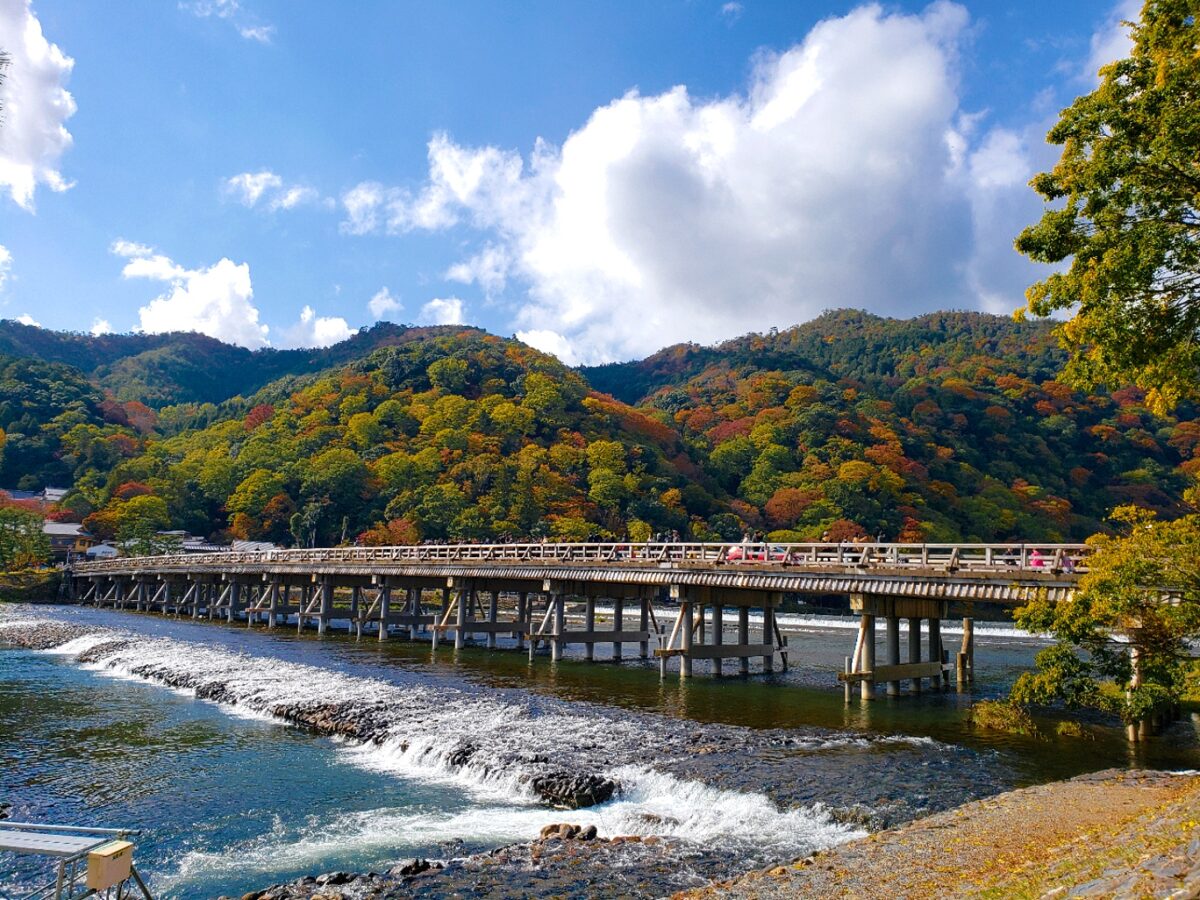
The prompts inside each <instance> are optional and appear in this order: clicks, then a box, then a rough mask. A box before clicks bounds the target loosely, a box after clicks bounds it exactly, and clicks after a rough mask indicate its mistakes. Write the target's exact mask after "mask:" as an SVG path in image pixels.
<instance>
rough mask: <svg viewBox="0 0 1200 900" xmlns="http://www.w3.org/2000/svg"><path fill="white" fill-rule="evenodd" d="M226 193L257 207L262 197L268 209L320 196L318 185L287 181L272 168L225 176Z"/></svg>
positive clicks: (303, 201) (242, 202)
mask: <svg viewBox="0 0 1200 900" xmlns="http://www.w3.org/2000/svg"><path fill="white" fill-rule="evenodd" d="M222 190H223V192H224V193H225V194H226V196H230V197H233V198H234V199H236V200H237V201H238V202H239V203H241V204H242V205H243V206H247V207H250V208H254V207H256V206H258V205H259V201H262V204H263V206H264V207H265V208H266V209H269V210H272V211H275V210H279V209H293V208H295V207H297V206H300V205H301V204H303V203H311V202H313V201H315V200H317V199H319V198H320V194H319V193H318V192H317V191H316V189H315V188H311V187H308V186H307V185H302V184H287V183H285V182H284V180H283V179H282V178H281V177H280V176H278V175H276V174H275V173H274V172H272V171H271V170H270V169H263V170H262V171H260V172H242V173H241V174H240V175H233V176H231V177H229V178H226V179H225V181H224V182H223V184H222Z"/></svg>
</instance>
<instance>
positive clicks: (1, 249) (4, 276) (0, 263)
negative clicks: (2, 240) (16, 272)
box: [0, 244, 12, 291]
mask: <svg viewBox="0 0 1200 900" xmlns="http://www.w3.org/2000/svg"><path fill="white" fill-rule="evenodd" d="M10 277H12V253H11V252H10V251H9V249H8V248H7V247H5V246H4V245H3V244H0V291H3V290H4V286H5V285H6V284H8V279H9V278H10Z"/></svg>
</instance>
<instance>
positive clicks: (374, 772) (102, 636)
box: [0, 604, 1200, 898]
mask: <svg viewBox="0 0 1200 900" xmlns="http://www.w3.org/2000/svg"><path fill="white" fill-rule="evenodd" d="M46 619H50V620H54V621H60V622H67V623H73V624H76V625H80V626H83V627H84V629H85V631H86V632H87V633H86V634H84V635H83V636H81V637H77V638H74V639H73V640H71V641H70V642H69V643H67V644H65V645H63V646H59V647H57V648H55V649H52V650H45V651H33V650H27V649H15V648H10V649H4V650H0V803H7V804H10V805H11V809H10V810H9V813H10V815H11V817H12V818H13V819H15V820H22V821H40V822H59V823H74V824H87V825H105V826H126V827H134V828H142V829H145V831H146V834H145V835H144V836H143V837H142V838H141V840H140V843H139V848H138V859H139V864H140V867H141V868H142V869H143V870H144V872H145V873H146V874H147V875H148V876H149V880H150V882H151V886H152V889H153V890H154V891H155V893H156V896H160V895H161V896H164V897H176V898H192V897H211V896H216V895H219V894H229V895H234V896H239V895H241V894H242V893H244V892H246V891H249V890H251V889H254V888H261V887H264V886H266V885H267V884H270V883H274V882H279V881H284V880H289V879H293V878H296V877H299V876H302V875H309V874H317V873H319V872H325V871H330V870H336V869H345V870H351V871H365V870H369V869H370V870H383V869H386V868H387V867H388V866H390V865H392V864H394V863H395V862H397V861H400V860H402V859H404V858H406V857H413V856H422V857H429V858H437V859H450V858H454V857H462V856H464V855H467V854H470V853H475V852H481V851H487V850H491V849H493V848H496V847H500V846H503V845H507V844H511V843H515V842H520V841H527V840H529V839H531V838H532V837H535V836H536V834H537V832H538V830H539V829H540V828H541V827H542V826H543V825H545V824H547V823H551V822H558V821H571V822H577V823H580V824H583V825H587V824H595V825H596V826H597V828H598V830H599V832H600V834H601V835H603V836H614V835H619V834H643V835H649V834H657V835H660V836H663V837H665V838H667V839H668V842H669V844H670V845H671V846H672V847H675V848H676V851H675V852H676V857H677V858H676V859H675V860H674V861H673V864H672V866H671V867H670V869H671V871H672V874H671V875H670V876H669V877H668V879H667V882H664V883H660V884H659V885H658V886H657V892H665V891H667V890H669V889H670V888H672V887H684V886H687V885H691V884H697V883H700V882H702V881H703V880H704V879H706V878H709V877H714V876H728V875H732V874H734V873H736V872H737V871H740V870H742V869H744V868H747V867H750V866H755V865H766V864H769V863H771V862H775V861H781V860H786V859H791V858H793V857H795V856H796V855H799V854H802V853H807V852H809V851H811V850H813V849H817V848H820V847H825V846H830V845H832V844H835V843H837V842H839V841H843V840H847V839H849V838H852V837H854V836H856V835H859V834H861V833H862V828H863V827H864V825H865V826H866V827H878V826H881V825H886V824H889V823H895V822H900V821H904V820H907V819H910V818H912V817H914V816H917V815H921V814H924V813H928V812H931V811H935V810H939V809H944V808H947V807H950V806H953V805H956V804H958V803H962V802H964V801H966V800H970V799H973V798H976V797H981V796H986V795H989V794H992V793H996V792H999V791H1002V790H1006V789H1009V788H1011V787H1014V786H1019V785H1023V784H1030V783H1035V782H1039V781H1046V780H1051V779H1055V778H1062V777H1067V776H1070V775H1074V774H1078V773H1081V772H1084V771H1090V770H1095V769H1100V768H1106V767H1109V766H1114V765H1115V766H1129V765H1134V766H1155V767H1161V768H1171V769H1181V768H1200V753H1198V752H1197V750H1196V749H1195V748H1196V740H1195V738H1196V733H1195V725H1194V723H1192V722H1191V721H1187V722H1184V723H1182V724H1181V725H1178V726H1176V727H1175V728H1174V729H1173V730H1172V731H1171V732H1170V733H1169V734H1168V735H1166V736H1164V737H1163V738H1160V739H1156V740H1154V741H1151V742H1149V743H1148V744H1146V745H1143V746H1141V747H1138V748H1136V749H1130V747H1129V746H1128V745H1127V744H1126V743H1125V742H1124V741H1123V739H1122V738H1121V736H1120V735H1119V733H1118V732H1117V731H1116V730H1114V729H1110V728H1104V727H1101V726H1094V727H1092V728H1090V729H1089V733H1088V737H1087V738H1086V739H1079V738H1053V737H1052V738H1046V739H1040V740H1033V739H1026V738H1016V737H1012V736H999V735H994V734H987V733H979V732H976V731H974V730H973V729H972V728H971V726H970V724H969V722H968V720H967V718H966V715H965V711H966V709H967V707H968V706H969V703H970V701H971V700H972V699H973V698H974V699H977V698H979V697H986V696H999V695H1001V694H1002V693H1003V692H1004V691H1006V690H1007V688H1008V686H1009V685H1010V684H1011V683H1012V681H1013V679H1014V678H1015V677H1016V675H1017V674H1018V673H1019V672H1020V671H1022V670H1024V669H1027V668H1028V667H1029V666H1030V665H1031V664H1032V660H1033V656H1034V654H1035V653H1036V652H1037V650H1038V649H1040V648H1041V647H1043V646H1045V643H1044V641H1041V640H1039V639H1037V638H1034V637H1030V636H1026V635H1021V634H1019V633H1017V632H1015V631H1014V630H1013V629H1011V628H1010V627H1007V626H1004V625H994V626H989V625H982V624H981V625H979V626H978V627H977V631H976V668H977V672H978V681H977V684H976V685H975V689H974V692H973V694H972V695H959V694H957V693H953V692H950V693H942V692H926V693H925V694H923V695H921V696H919V697H908V696H906V697H904V698H902V699H901V700H899V701H889V700H886V699H883V700H878V701H876V702H874V703H870V704H861V703H859V702H858V701H857V700H856V701H855V702H854V703H853V704H851V706H849V707H846V706H845V705H844V704H843V701H842V695H841V691H840V689H838V688H837V686H836V682H835V681H834V676H833V674H832V673H833V672H834V671H835V670H836V669H838V668H840V665H841V661H842V658H843V657H844V656H845V655H846V654H848V653H849V652H850V649H851V646H852V644H853V639H854V635H853V631H852V630H851V627H852V625H853V623H852V622H851V620H849V619H840V618H837V617H822V616H807V615H800V614H791V615H784V616H783V617H781V624H782V626H783V629H784V631H785V633H787V634H788V635H789V641H790V646H791V649H792V654H791V658H792V666H791V668H790V669H789V671H788V672H787V673H786V674H785V673H777V674H775V675H773V676H769V677H763V676H754V677H752V678H750V679H744V678H738V677H733V678H728V677H727V678H724V679H720V680H716V679H712V678H709V677H707V676H705V675H703V674H698V675H697V677H695V678H693V679H691V680H690V681H689V682H687V683H681V682H680V681H679V680H678V678H677V677H676V676H675V674H674V673H673V672H672V674H671V675H670V676H669V677H668V678H667V679H666V680H665V681H664V680H660V679H659V676H658V670H657V666H656V665H651V664H645V663H639V662H637V661H633V662H629V661H627V662H625V663H623V664H621V665H611V664H602V663H601V664H595V663H593V664H589V663H585V662H583V661H582V660H581V659H578V658H575V657H574V656H569V657H568V658H567V659H565V660H563V661H561V662H560V663H558V664H551V662H550V661H549V659H548V658H538V659H537V660H536V661H535V662H534V663H532V664H530V662H529V660H528V657H527V656H526V654H525V653H519V652H503V651H500V652H497V651H488V650H485V649H481V648H480V649H476V648H470V647H468V648H466V649H464V650H462V651H460V652H458V653H455V652H454V650H453V648H449V647H445V646H443V647H442V648H440V649H439V650H438V651H436V652H434V651H431V649H430V647H429V645H428V644H427V643H408V642H407V641H403V640H393V641H391V642H388V643H387V644H383V645H381V644H379V643H378V642H376V641H373V640H364V641H363V642H361V643H356V642H355V641H353V640H352V639H350V638H347V637H345V636H330V637H326V638H324V639H318V638H316V637H313V636H309V635H305V636H296V635H295V634H294V633H291V632H288V631H286V630H279V631H274V632H265V631H263V630H261V629H255V630H253V631H250V630H247V629H246V628H245V627H244V626H243V627H234V626H227V625H219V624H212V623H207V622H205V623H196V622H190V621H186V620H183V621H173V620H169V619H165V618H162V617H159V616H151V615H142V614H136V613H128V612H125V613H117V612H113V611H101V610H94V609H88V608H76V607H62V608H59V607H14V606H6V605H4V604H0V644H2V643H3V641H4V635H5V630H6V629H9V633H10V634H12V633H16V632H17V631H20V630H22V629H27V628H29V627H31V626H30V624H29V622H30V621H31V620H46ZM113 631H116V632H119V635H117V637H119V638H120V641H119V642H117V643H113V642H112V641H113V638H114V634H113ZM947 631H948V632H949V633H948V634H947V640H948V641H951V642H952V641H953V639H954V638H953V635H952V631H950V630H949V629H948V630H947ZM105 642H107V643H105ZM89 648H93V651H94V652H93V655H94V656H95V659H94V660H93V661H91V662H80V661H79V659H78V656H79V654H80V653H81V652H84V651H87V650H88V649H89ZM604 650H605V648H604V647H603V646H598V647H597V655H598V656H601V655H603V653H604ZM698 668H699V667H698ZM181 679H182V680H183V681H186V683H187V684H191V685H195V684H207V685H215V684H219V685H220V686H221V688H220V691H219V693H218V694H213V693H212V692H209V693H208V695H209V696H217V698H218V699H217V701H216V702H212V701H205V700H198V699H197V698H196V696H195V691H194V690H192V689H189V688H179V687H169V686H166V685H165V684H164V683H163V682H167V683H173V684H180V683H183V681H181ZM332 702H338V703H344V702H351V703H354V704H360V705H362V706H363V707H364V708H368V709H371V710H373V711H374V712H373V713H372V715H374V716H375V717H376V720H377V721H378V723H379V726H378V727H379V730H380V733H379V736H378V739H377V740H374V741H372V742H368V743H367V744H365V745H364V744H361V743H357V742H355V741H346V740H341V739H335V738H329V737H320V736H316V735H313V734H311V733H310V732H308V731H305V730H301V729H299V728H296V727H293V726H290V725H288V724H286V723H284V722H282V721H280V720H279V719H278V718H276V717H274V716H272V715H271V713H270V710H271V709H272V708H273V704H280V703H291V704H300V705H303V704H305V703H311V704H318V703H332ZM1047 730H1049V729H1047ZM463 748H469V750H470V753H469V754H466V755H468V756H470V759H469V760H468V761H466V762H463V761H462V759H463V754H462V753H461V752H460V753H459V754H458V755H456V754H455V750H456V749H457V750H458V751H462V749H463ZM546 765H553V766H560V767H563V768H565V769H568V770H570V771H579V772H596V773H600V774H603V775H604V776H605V777H611V778H612V779H613V780H615V781H616V782H617V783H618V784H619V785H620V788H619V791H618V793H617V795H616V796H615V797H614V798H613V799H612V800H609V801H608V802H606V803H603V804H601V805H599V806H596V807H593V808H591V809H587V810H578V811H573V812H569V813H564V812H561V811H555V810H553V809H550V808H548V807H547V806H546V805H545V804H544V803H542V802H540V800H539V798H538V797H537V796H535V794H534V793H533V792H532V791H531V790H530V789H529V781H528V778H527V775H528V773H529V772H530V771H533V770H535V769H537V768H538V767H542V768H544V767H545V766H546ZM679 848H684V849H683V850H680V849H679ZM685 851H686V852H685ZM30 877H31V872H30V870H29V869H28V868H27V867H26V866H25V865H24V864H23V863H21V862H20V861H18V860H16V859H14V858H13V857H8V856H5V855H3V854H0V894H3V892H4V890H5V889H8V890H16V889H17V888H19V887H20V886H21V885H22V884H27V883H28V880H29V878H30ZM652 893H653V892H652Z"/></svg>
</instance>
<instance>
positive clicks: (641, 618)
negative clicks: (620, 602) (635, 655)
mask: <svg viewBox="0 0 1200 900" xmlns="http://www.w3.org/2000/svg"><path fill="white" fill-rule="evenodd" d="M638 630H639V631H641V632H642V633H644V634H648V633H649V631H650V601H649V599H647V598H646V597H643V598H642V600H641V612H640V613H639V615H638ZM639 655H640V656H641V658H642V659H649V657H650V641H649V639H646V640H644V641H642V644H641V652H640V654H639Z"/></svg>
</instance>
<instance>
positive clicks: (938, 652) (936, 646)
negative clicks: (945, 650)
mask: <svg viewBox="0 0 1200 900" xmlns="http://www.w3.org/2000/svg"><path fill="white" fill-rule="evenodd" d="M929 661H930V662H936V663H939V664H940V663H941V662H942V620H941V619H939V618H938V617H937V616H934V617H932V618H931V619H930V620H929ZM941 685H942V679H941V678H940V677H939V676H937V675H935V676H934V677H933V686H934V687H935V688H938V687H941Z"/></svg>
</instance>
